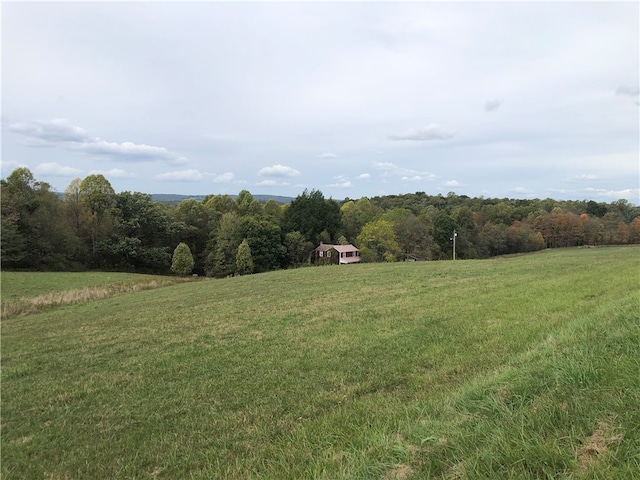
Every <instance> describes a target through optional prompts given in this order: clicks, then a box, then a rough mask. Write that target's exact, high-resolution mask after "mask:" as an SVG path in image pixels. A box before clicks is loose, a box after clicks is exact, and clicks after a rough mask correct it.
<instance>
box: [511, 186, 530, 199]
mask: <svg viewBox="0 0 640 480" xmlns="http://www.w3.org/2000/svg"><path fill="white" fill-rule="evenodd" d="M509 191H510V192H513V193H515V194H517V195H522V196H525V197H532V196H533V195H534V192H532V191H531V190H529V189H526V188H524V187H515V188H512V189H511V190H509Z"/></svg>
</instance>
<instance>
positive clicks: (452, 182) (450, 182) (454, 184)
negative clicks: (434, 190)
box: [444, 180, 460, 187]
mask: <svg viewBox="0 0 640 480" xmlns="http://www.w3.org/2000/svg"><path fill="white" fill-rule="evenodd" d="M444 186H445V187H459V186H460V184H459V183H458V181H457V180H447V181H446V182H444Z"/></svg>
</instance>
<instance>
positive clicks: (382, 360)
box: [1, 247, 640, 480]
mask: <svg viewBox="0 0 640 480" xmlns="http://www.w3.org/2000/svg"><path fill="white" fill-rule="evenodd" d="M3 275H4V274H3ZM14 275H21V274H14ZM25 275H26V274H25ZM104 275H105V277H104V278H105V279H106V278H107V274H104ZM108 275H113V274H108ZM14 278H18V277H14ZM49 278H50V279H51V280H52V281H53V282H55V283H61V281H60V282H59V281H58V280H56V278H57V277H56V276H55V275H53V276H51V277H49ZM96 281H98V282H100V280H99V279H96ZM105 281H106V282H109V281H110V280H105ZM12 282H13V280H12ZM7 283H9V282H8V281H7V280H6V279H5V277H4V276H3V285H2V288H3V292H2V293H3V297H4V295H5V288H9V287H8V285H7ZM639 287H640V248H631V247H629V248H597V249H567V250H553V251H545V252H541V253H537V254H532V255H525V256H517V257H509V258H497V259H492V260H483V261H456V262H451V261H447V262H417V263H394V264H377V265H374V264H362V265H350V266H346V267H345V266H341V267H335V266H334V267H316V268H306V269H299V270H287V271H279V272H272V273H267V274H261V275H252V276H245V277H235V278H229V279H224V280H203V281H198V282H188V283H181V284H175V285H171V286H165V287H163V288H157V289H150V290H144V291H137V292H120V293H118V294H114V295H112V296H110V297H108V298H104V299H101V300H94V301H87V302H83V303H76V304H71V305H61V306H58V307H56V308H51V309H49V310H47V311H43V312H41V313H35V314H28V315H21V316H15V317H11V318H8V319H6V320H3V322H2V431H1V432H2V435H1V446H2V467H1V469H2V470H1V472H2V478H3V479H5V480H9V479H25V478H26V479H29V478H34V479H35V478H38V479H40V478H47V479H49V478H52V479H53V478H61V479H62V478H83V479H84V478H92V479H93V478H96V479H97V478H136V479H137V478H140V479H144V478H146V479H156V478H157V479H160V478H165V479H178V478H180V479H182V478H203V479H205V478H228V479H235V478H240V479H245V478H256V479H257V478H273V479H287V478H290V479H307V478H318V479H320V478H323V479H324V478H326V479H338V478H343V479H357V478H361V479H368V478H372V479H394V478H395V479H410V478H442V479H476V478H477V479H481V478H491V479H497V478H500V479H508V478H530V479H534V478H535V479H537V478H577V479H582V478H591V479H596V478H598V479H600V478H616V479H617V478H620V479H625V478H630V479H633V478H640V409H639V408H638V406H639V405H640V387H639V385H640V381H639V379H640V313H639V312H640V295H639V293H640V290H639ZM42 288H45V287H39V289H37V290H42ZM71 288H77V286H73V287H71ZM34 294H39V293H38V292H34ZM11 295H19V294H17V293H12V294H11Z"/></svg>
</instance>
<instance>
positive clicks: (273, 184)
mask: <svg viewBox="0 0 640 480" xmlns="http://www.w3.org/2000/svg"><path fill="white" fill-rule="evenodd" d="M256 185H257V186H259V187H278V186H287V185H289V184H288V183H287V182H278V181H276V180H269V179H265V180H261V181H260V182H258V183H256Z"/></svg>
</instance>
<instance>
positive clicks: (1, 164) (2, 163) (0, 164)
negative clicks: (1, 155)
mask: <svg viewBox="0 0 640 480" xmlns="http://www.w3.org/2000/svg"><path fill="white" fill-rule="evenodd" d="M24 166H25V165H22V164H20V163H18V162H16V161H14V160H0V171H1V172H2V176H3V177H4V176H6V175H8V170H9V169H11V171H13V170H15V169H16V168H19V167H24Z"/></svg>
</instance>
